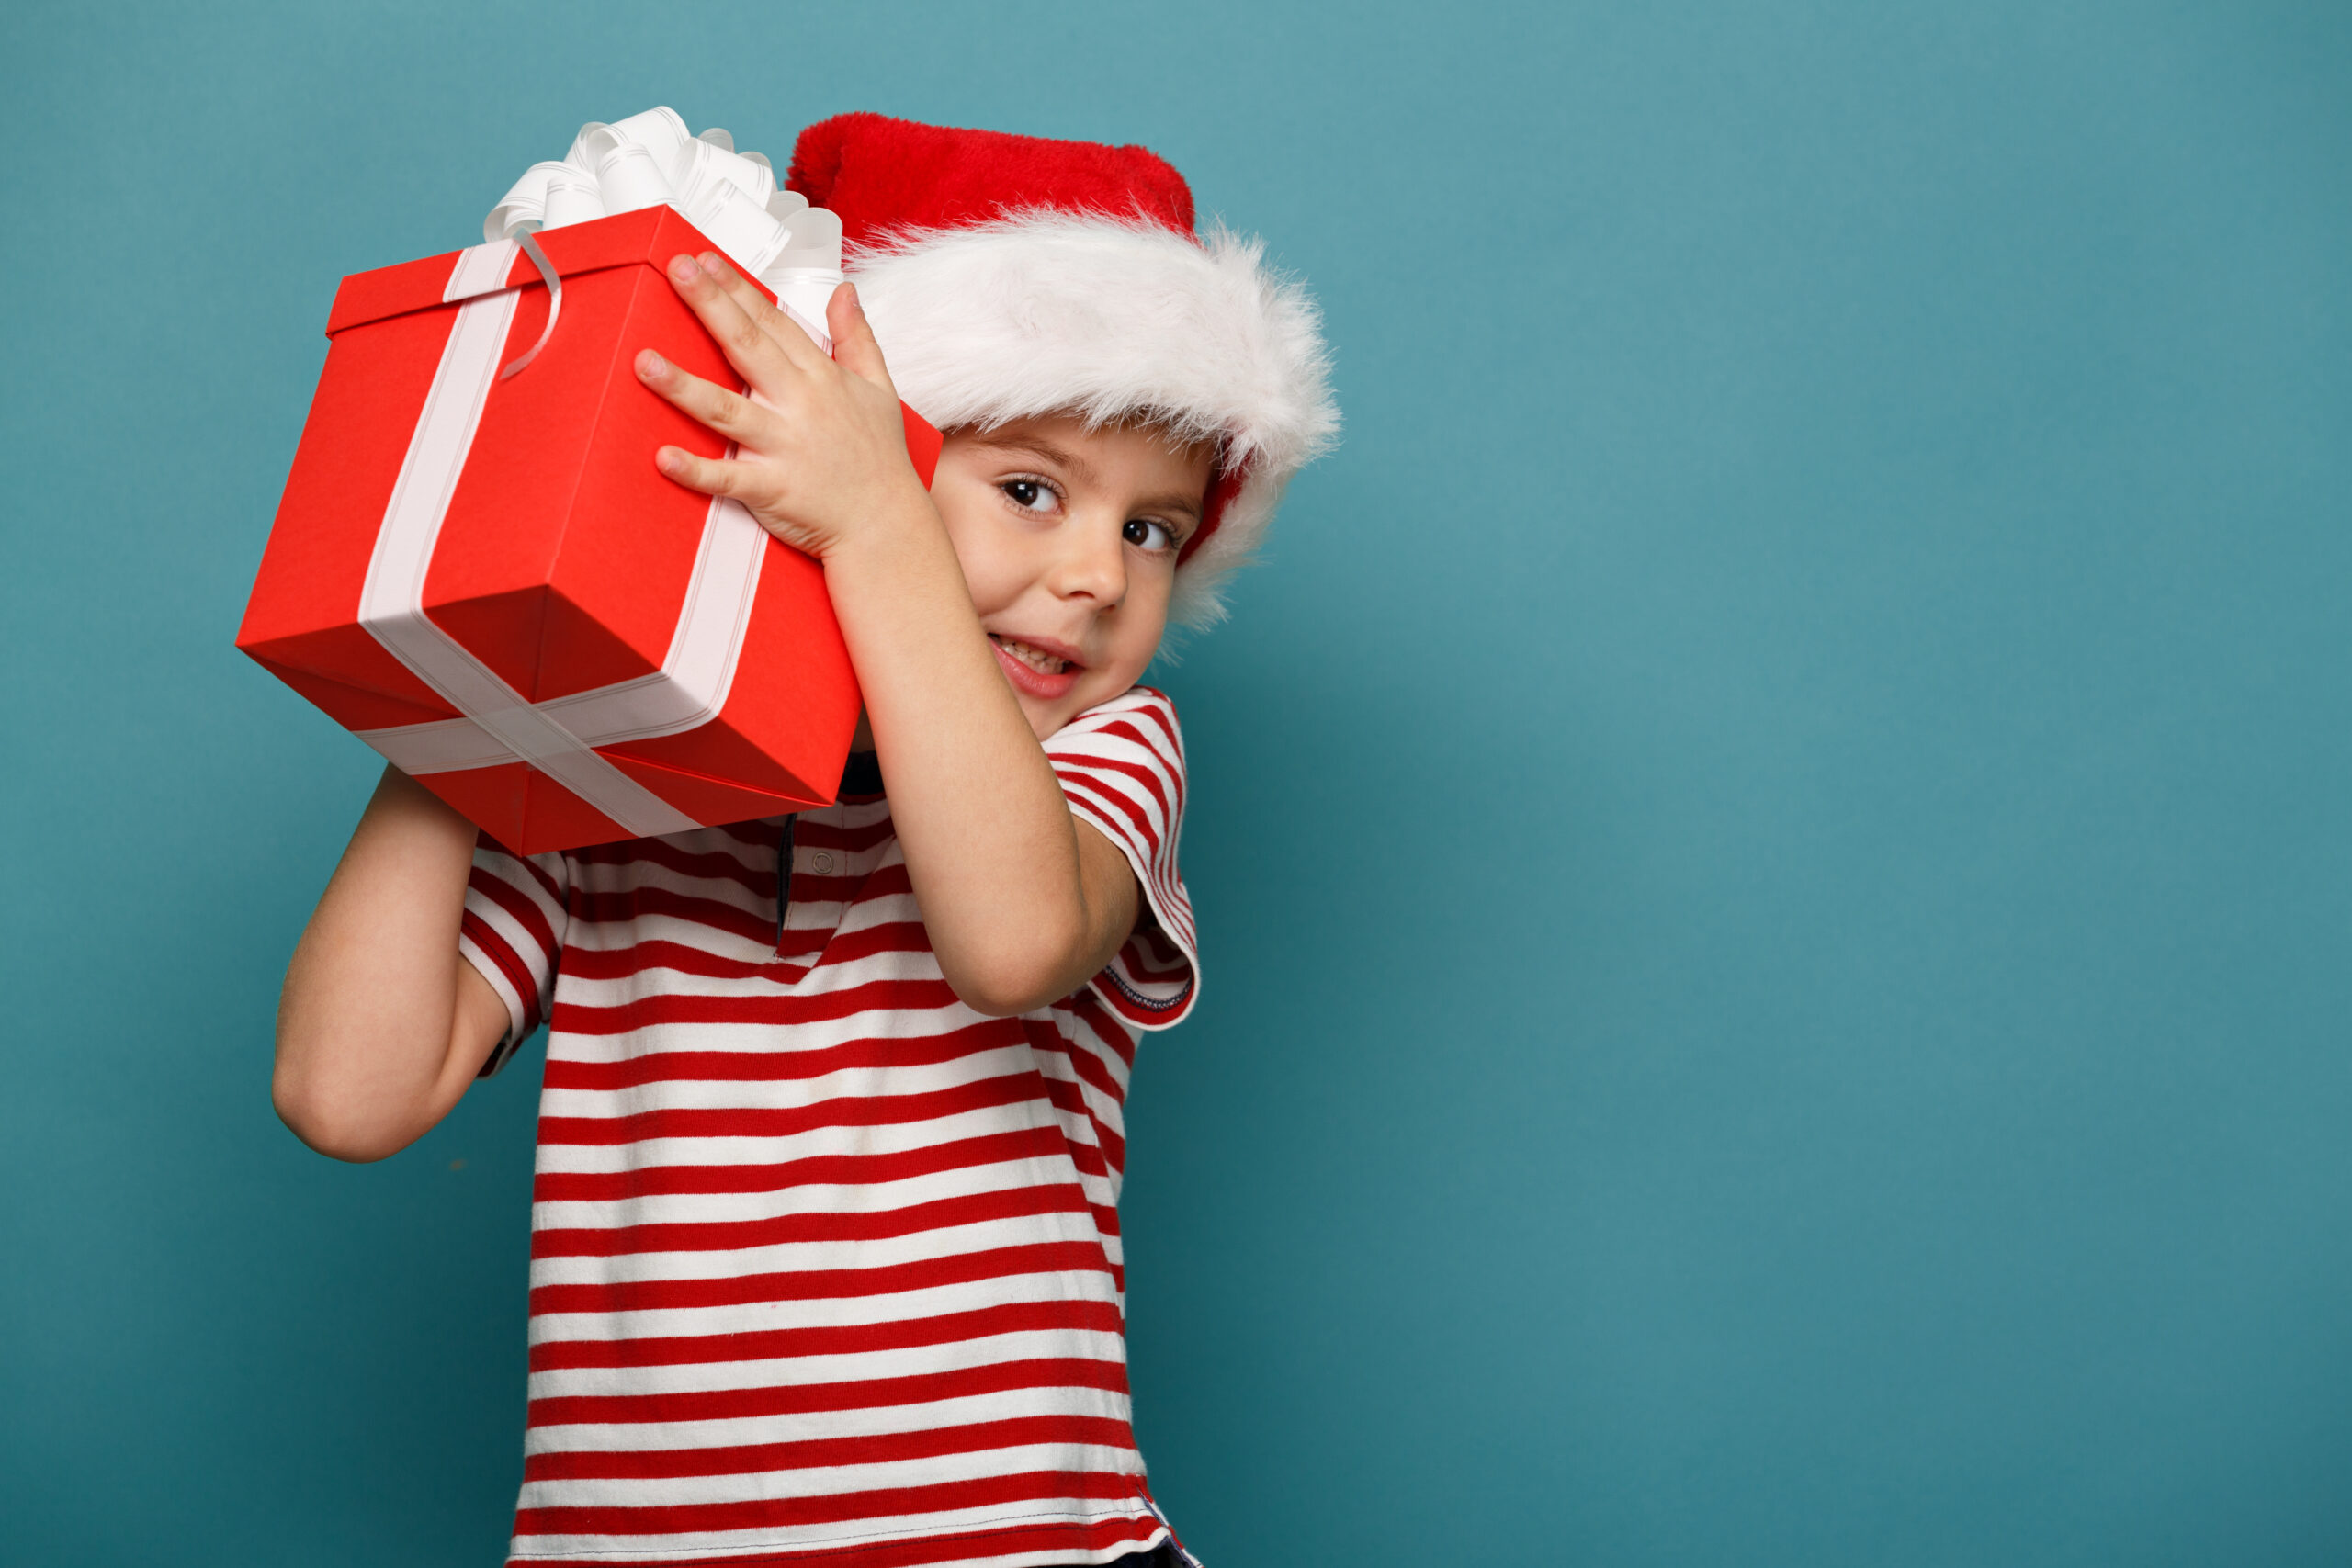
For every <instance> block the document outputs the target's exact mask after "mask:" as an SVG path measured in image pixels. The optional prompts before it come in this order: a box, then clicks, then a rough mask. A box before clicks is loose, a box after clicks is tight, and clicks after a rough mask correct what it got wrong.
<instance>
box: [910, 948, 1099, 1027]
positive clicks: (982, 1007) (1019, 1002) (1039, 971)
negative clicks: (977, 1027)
mask: <svg viewBox="0 0 2352 1568" xmlns="http://www.w3.org/2000/svg"><path fill="white" fill-rule="evenodd" d="M1076 945H1077V943H1075V942H1070V943H1061V942H1031V943H1026V944H1022V945H1018V946H1008V947H1003V948H1000V949H998V950H996V951H992V952H985V953H971V954H968V955H962V956H960V957H959V959H958V961H956V962H954V963H949V962H947V961H946V960H945V958H944V955H943V958H942V963H941V965H940V968H941V971H942V973H944V975H945V976H946V977H947V984H948V986H949V987H950V988H952V989H953V990H954V991H955V993H956V1000H958V1001H960V1002H962V1003H963V1004H964V1005H965V1006H966V1007H967V1008H970V1009H971V1010H973V1011H974V1012H978V1013H986V1014H987V1015H988V1016H989V1017H990V1018H1014V1017H1018V1016H1019V1015H1020V1014H1022V1013H1024V1012H1035V1011H1036V1010H1038V1009H1039V1008H1041V1007H1044V1006H1046V1004H1047V1003H1048V1002H1055V1001H1058V1000H1060V999H1061V998H1063V997H1066V996H1068V995H1069V993H1070V991H1071V990H1072V988H1074V987H1075V986H1076V984H1077V982H1076V981H1074V980H1072V979H1071V978H1070V974H1071V971H1072V968H1073V966H1074V963H1075V960H1074V958H1073V955H1072V951H1073V949H1074V948H1075V947H1076Z"/></svg>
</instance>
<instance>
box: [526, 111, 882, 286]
mask: <svg viewBox="0 0 2352 1568" xmlns="http://www.w3.org/2000/svg"><path fill="white" fill-rule="evenodd" d="M665 201H666V202H668V203H669V204H670V205H671V206H673V207H674V208H676V209H678V210H679V211H680V212H682V213H684V214H685V217H686V220H687V221H688V222H690V223H692V224H693V225H694V226H695V228H697V229H699V230H701V231H703V232H704V233H705V234H707V235H708V236H709V237H710V240H711V243H713V244H716V245H717V246H718V248H719V249H720V250H722V251H724V252H726V253H727V254H728V255H729V257H730V258H732V259H733V261H734V262H735V264H736V265H738V266H740V267H741V268H742V269H743V270H744V271H745V272H748V273H750V274H751V275H752V276H754V277H757V278H758V279H759V280H760V281H761V282H763V283H765V284H766V285H767V286H768V287H769V288H771V289H779V286H780V285H782V284H786V283H794V282H802V281H807V282H822V283H824V284H826V285H828V286H829V287H830V286H831V284H834V283H838V282H840V281H841V266H842V222H841V220H840V219H839V218H836V217H835V216H833V214H831V213H830V212H828V211H826V210H825V209H823V208H821V207H811V206H809V200H808V198H807V197H803V196H800V195H798V194H797V193H796V192H793V191H788V190H779V189H778V188H776V183H775V168H774V167H773V166H772V165H771V164H769V163H768V161H767V159H766V158H764V157H763V156H762V155H761V154H759V153H757V152H736V151H735V139H734V138H733V137H731V136H729V135H728V134H727V132H725V131H724V130H718V129H716V128H713V129H711V130H706V131H704V132H703V133H702V134H701V135H700V136H692V135H689V134H687V131H686V122H685V121H684V120H683V119H681V118H678V116H677V113H676V112H675V111H674V110H672V109H668V108H650V109H647V110H646V111H645V112H644V113H643V114H633V115H631V116H629V117H628V118H627V119H623V120H616V121H615V122H614V123H613V124H611V125H605V124H603V123H601V122H598V121H595V120H591V121H590V122H589V123H588V124H586V125H583V126H582V127H581V128H580V134H579V135H578V136H576V137H574V138H573V139H572V142H571V151H570V152H566V153H565V154H564V155H563V161H562V162H560V163H555V164H532V165H531V166H530V167H529V168H528V169H526V170H525V171H524V173H523V177H522V178H521V179H519V180H516V181H515V186H514V188H513V189H511V190H509V191H508V192H507V193H506V194H505V196H503V197H501V198H500V199H499V203H498V205H497V206H495V207H493V208H492V209H490V216H488V217H487V218H485V219H483V220H482V225H481V237H482V238H483V239H485V240H511V239H515V238H518V237H519V236H521V235H523V234H526V233H528V232H529V231H532V230H535V229H560V228H562V227H563V226H564V225H566V224H568V223H584V222H586V221H588V220H590V219H593V218H607V217H610V216H611V215H612V214H614V213H616V212H634V211H636V210H637V209H639V208H640V207H653V206H657V205H659V204H661V203H662V202H665ZM796 274H797V275H800V276H794V275H796ZM811 275H821V276H811ZM779 291H780V290H779Z"/></svg>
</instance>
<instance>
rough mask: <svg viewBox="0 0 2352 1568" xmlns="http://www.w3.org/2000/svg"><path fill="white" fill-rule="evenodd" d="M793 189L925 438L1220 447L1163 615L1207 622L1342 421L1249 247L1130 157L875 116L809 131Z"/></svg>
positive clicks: (1306, 314) (1300, 295)
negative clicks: (1076, 426) (1042, 429)
mask: <svg viewBox="0 0 2352 1568" xmlns="http://www.w3.org/2000/svg"><path fill="white" fill-rule="evenodd" d="M787 183H788V184H789V185H790V186H791V187H792V188H793V189H795V190H797V191H798V192H800V194H802V195H803V196H806V197H808V198H809V200H810V201H811V202H812V203H815V204H816V205H818V206H820V207H825V208H828V209H831V210H832V211H833V212H834V213H836V214H838V215H839V216H840V218H841V220H842V229H843V232H844V235H845V236H846V238H847V240H848V241H849V243H850V244H851V246H852V247H853V249H852V254H851V260H850V263H849V274H850V276H851V277H852V278H853V279H854V281H855V282H856V284H857V288H858V298H859V299H860V300H861V302H862V303H863V304H864V305H865V312H866V316H867V319H868V320H869V321H871V322H872V323H873V326H874V332H875V336H876V338H877V339H878V340H879V341H880V343H881V344H882V349H883V352H884V354H885V355H888V359H889V362H890V374H891V378H892V379H893V380H894V381H895V382H896V383H897V385H898V389H899V396H901V397H903V398H904V399H906V400H907V402H908V404H909V405H910V407H912V408H913V409H914V410H915V412H918V413H920V414H922V416H923V417H924V418H925V419H927V420H929V421H931V423H933V424H934V425H936V426H938V427H939V428H941V429H943V430H946V429H952V428H959V427H978V428H987V427H989V426H992V425H999V424H1002V423H1006V422H1007V421H1010V420H1016V419H1026V418H1033V417H1036V416H1040V415H1047V414H1074V415H1076V416H1077V417H1079V418H1080V419H1082V420H1084V421H1086V422H1087V423H1090V424H1097V425H1099V424H1109V423H1121V422H1125V421H1130V420H1139V421H1144V422H1148V423H1153V424H1156V425H1159V426H1160V427H1161V428H1163V429H1165V430H1166V431H1167V432H1168V433H1169V434H1170V435H1171V436H1173V437H1175V438H1177V439H1179V440H1183V441H1196V440H1197V441H1209V442H1213V443H1215V445H1216V464H1215V470H1214V477H1213V478H1212V479H1211V482H1210V486H1209V494H1208V497H1207V502H1208V504H1207V509H1206V515H1205V516H1204V519H1203V522H1202V525H1201V527H1200V528H1199V529H1198V530H1197V531H1196V532H1195V533H1194V534H1193V536H1192V537H1191V538H1190V539H1188V540H1187V541H1186V542H1185V547H1184V552H1183V554H1182V557H1181V558H1180V559H1179V562H1178V566H1177V572H1176V590H1175V598H1174V601H1173V603H1172V604H1171V605H1170V618H1171V619H1172V620H1173V621H1174V622H1176V623H1177V624H1178V625H1181V626H1192V627H1200V626H1208V625H1211V624H1213V623H1214V622H1216V620H1217V619H1218V618H1220V617H1221V616H1222V615H1223V614H1224V608H1223V604H1222V603H1221V601H1220V598H1219V592H1218V591H1219V589H1220V588H1221V587H1222V585H1223V583H1224V581H1225V580H1226V578H1227V575H1228V574H1229V573H1230V572H1231V571H1232V570H1233V569H1234V568H1236V567H1237V566H1239V565H1240V564H1241V563H1242V562H1243V561H1245V560H1247V559H1248V558H1250V555H1251V554H1252V553H1253V552H1254V551H1255V550H1256V548H1257V547H1258V544H1259V541H1260V540H1261V538H1262V537H1263V536H1264V535H1265V531H1266V527H1267V525H1268V524H1270V523H1271V522H1272V520H1273V515H1274V511H1275V508H1276V507H1277V506H1278V505H1280V503H1281V501H1282V494H1283V488H1284V487H1285V486H1286V485H1287V484H1288V483H1289V482H1290V479H1291V476H1292V475H1293V474H1295V473H1296V472H1297V471H1298V470H1299V468H1301V467H1303V466H1304V465H1306V463H1307V462H1309V461H1311V460H1312V459H1313V458H1314V457H1316V456H1317V455H1318V454H1319V453H1321V452H1322V451H1324V450H1325V449H1326V448H1327V447H1329V446H1330V444H1331V442H1332V440H1333V438H1334V437H1335V436H1336V435H1337V434H1338V432H1339V424H1340V416H1339V409H1338V407H1337V405H1336V404H1335V403H1334V402H1333V401H1332V399H1331V394H1330V389H1329V355H1327V353H1326V351H1325V348H1324V345H1323V337H1322V327H1321V316H1320V313H1319V312H1318V311H1317V309H1316V307H1315V303H1314V301H1313V300H1312V299H1309V298H1308V297H1307V294H1306V290H1305V289H1304V288H1302V287H1301V286H1300V285H1299V284H1298V283H1297V282H1295V280H1293V279H1290V278H1288V277H1285V276H1283V275H1281V274H1280V273H1278V272H1276V271H1275V270H1273V269H1272V268H1271V267H1269V266H1268V265H1266V261H1265V246H1264V243H1263V242H1261V241H1259V240H1255V239H1245V238H1242V237H1239V236H1237V235H1235V234H1233V233H1232V232H1230V231H1227V230H1226V229H1224V228H1223V227H1222V226H1212V227H1211V228H1210V230H1209V231H1208V232H1207V234H1206V235H1205V236H1204V237H1201V238H1195V237H1194V234H1193V197H1192V192H1191V190H1190V189H1189V188H1188V187H1187V186H1185V184H1184V179H1183V176H1182V175H1179V174H1178V173H1177V172H1176V171H1175V169H1173V168H1172V167H1170V165H1169V164H1167V163H1166V162H1165V161H1163V160H1162V159H1160V158H1159V157H1157V156H1155V155H1154V154H1153V153H1151V152H1148V151H1147V150H1145V149H1143V148H1141V147H1109V146H1103V145H1100V144H1097V143H1094V142H1086V141H1048V140H1046V139H1044V138H1041V137H1031V136H1012V135H1007V134H1005V133H1003V132H1000V131H986V130H947V129H944V128H942V127H938V126H927V125H918V124H915V123H913V122H911V121H908V120H899V119H889V118H885V117H883V116H881V115H874V114H850V115H841V116H838V117H836V118H832V119H829V120H824V121H821V122H820V123H818V124H816V125H812V126H810V127H809V129H808V130H805V131H803V132H802V133H801V136H800V141H799V143H798V145H797V147H796V148H795V149H794V151H793V157H792V169H791V174H790V177H789V180H788V182H787Z"/></svg>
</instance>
